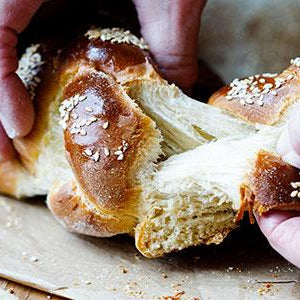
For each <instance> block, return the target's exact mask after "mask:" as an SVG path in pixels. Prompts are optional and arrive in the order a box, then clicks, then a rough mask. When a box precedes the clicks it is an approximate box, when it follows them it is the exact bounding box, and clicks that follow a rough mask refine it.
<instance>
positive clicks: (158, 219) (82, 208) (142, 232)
mask: <svg viewBox="0 0 300 300" xmlns="http://www.w3.org/2000/svg"><path fill="white" fill-rule="evenodd" d="M298 72H299V65H297V59H296V60H295V61H293V64H292V66H291V67H289V68H288V69H287V70H286V71H284V72H283V73H282V74H279V75H277V74H276V75H273V74H264V75H262V76H258V75H257V76H254V77H250V78H248V79H244V80H240V81H239V80H235V81H234V82H233V83H232V84H231V85H230V86H228V87H225V88H224V89H222V90H221V91H220V92H217V93H216V94H215V95H213V96H212V98H211V100H210V104H212V105H207V104H203V103H200V102H198V101H195V100H194V99H192V98H189V97H188V96H186V95H184V94H183V93H182V91H181V90H180V89H178V88H177V87H176V86H175V85H174V84H169V83H168V82H167V81H165V80H164V79H163V78H162V77H161V76H160V74H159V71H158V68H157V67H156V66H155V64H154V63H153V61H152V59H151V56H150V55H149V53H148V51H147V45H146V44H145V42H144V41H143V40H142V39H138V38H137V37H135V36H134V35H132V34H131V33H130V32H129V31H124V30H122V29H118V28H113V29H93V30H90V31H88V32H87V34H86V35H85V36H82V37H79V38H78V39H77V40H75V41H74V42H73V43H72V44H71V45H68V46H67V47H65V48H64V49H57V50H56V51H53V50H51V51H50V50H48V49H47V45H46V44H45V45H44V44H42V45H34V46H32V47H30V48H29V49H28V50H27V52H26V55H25V56H23V57H22V58H21V61H20V67H19V70H18V73H19V75H20V77H21V79H22V80H23V81H24V83H25V86H27V87H29V90H30V93H31V95H32V98H33V101H34V104H35V108H36V122H35V126H34V128H33V130H32V132H31V133H30V134H29V135H28V136H27V137H25V138H18V139H15V140H14V145H15V148H16V149H17V151H18V158H16V159H15V160H14V161H10V162H6V163H3V164H1V165H0V175H1V179H0V191H1V192H2V193H5V194H9V195H12V196H14V197H18V198H22V197H32V196H36V195H48V197H47V204H48V207H49V208H50V210H51V211H52V213H53V214H54V216H55V217H56V218H57V219H58V221H59V222H60V223H62V224H63V225H64V226H65V227H66V228H67V229H68V230H70V231H72V232H77V233H81V234H87V235H91V236H98V237H107V236H112V235H116V234H121V233H127V234H130V235H133V236H135V238H136V245H137V248H138V249H139V250H140V251H141V253H143V254H144V255H145V256H147V257H157V256H161V255H163V254H165V253H168V252H171V251H173V250H180V249H183V248H186V247H189V246H192V245H198V244H201V243H205V244H210V243H216V244H218V243H220V242H222V241H223V239H224V238H225V237H226V235H227V234H228V233H229V232H230V231H231V230H233V229H234V228H235V227H237V225H238V221H239V220H240V219H241V218H242V217H243V214H244V211H245V210H248V211H249V213H250V215H251V213H252V211H253V210H255V211H258V212H259V213H263V212H265V211H268V210H269V209H282V210H290V209H293V210H300V201H299V198H298V194H297V195H296V193H295V190H297V191H298V185H297V186H296V184H298V183H299V182H300V175H299V172H298V170H296V169H295V168H293V167H291V166H289V165H288V164H286V163H284V162H283V161H282V160H281V159H280V157H279V156H278V155H276V153H275V146H276V143H277V140H278V137H279V135H280V133H281V131H282V126H283V124H285V122H286V118H287V116H288V114H289V111H290V110H291V109H292V107H293V104H294V103H296V102H297V101H298V98H297V91H298V89H300V88H299V86H300V85H299V75H298ZM255 82H257V83H255ZM264 109H265V110H264ZM283 171H284V174H286V176H283V175H282V174H283V173H282V172H283ZM276 184H277V185H276ZM295 187H296V188H295ZM297 193H298V192H297ZM299 194H300V193H299Z"/></svg>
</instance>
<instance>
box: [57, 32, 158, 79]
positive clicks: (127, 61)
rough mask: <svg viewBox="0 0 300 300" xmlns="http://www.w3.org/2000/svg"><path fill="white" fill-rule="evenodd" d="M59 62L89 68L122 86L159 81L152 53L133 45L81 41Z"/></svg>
mask: <svg viewBox="0 0 300 300" xmlns="http://www.w3.org/2000/svg"><path fill="white" fill-rule="evenodd" d="M60 61H61V62H63V63H65V64H66V65H69V64H74V63H76V64H78V62H80V64H87V65H88V66H89V67H91V68H93V69H94V70H96V71H102V72H104V73H106V74H109V75H110V76H113V77H114V78H115V79H116V80H117V81H118V82H120V83H123V84H124V83H126V82H128V81H133V80H137V79H143V78H145V79H154V78H157V79H158V78H160V76H159V75H158V69H157V68H156V67H155V64H154V62H153V60H152V59H151V57H150V55H149V52H147V51H145V50H143V49H141V48H139V47H138V46H135V45H132V44H127V43H112V42H111V41H102V40H101V39H100V38H92V39H90V38H88V37H87V36H86V37H83V38H79V39H78V40H77V41H75V42H74V44H72V45H70V46H69V47H67V48H65V49H64V50H63V51H62V52H61V54H60Z"/></svg>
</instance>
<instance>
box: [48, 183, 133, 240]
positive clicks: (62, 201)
mask: <svg viewBox="0 0 300 300" xmlns="http://www.w3.org/2000/svg"><path fill="white" fill-rule="evenodd" d="M83 197H84V196H83V195H82V193H81V191H80V189H79V188H78V185H77V183H76V182H75V181H70V182H68V183H66V184H64V185H62V186H60V187H59V188H58V189H55V188H53V190H52V191H50V194H49V196H48V207H49V208H50V210H51V212H52V213H53V215H54V216H55V217H56V219H57V220H58V221H59V222H60V223H61V224H62V225H63V226H64V227H66V228H67V229H68V230H69V231H70V232H75V233H80V234H85V235H91V236H96V237H109V236H112V235H115V234H116V233H128V234H131V235H133V232H132V231H133V218H132V216H130V215H128V216H119V215H118V214H116V215H112V214H104V213H103V212H101V211H99V210H96V209H93V208H91V207H89V205H88V204H87V203H88V201H87V200H86V201H83Z"/></svg>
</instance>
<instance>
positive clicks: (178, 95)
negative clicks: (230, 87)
mask: <svg viewBox="0 0 300 300" xmlns="http://www.w3.org/2000/svg"><path fill="white" fill-rule="evenodd" d="M126 86H127V87H128V94H129V95H130V97H131V98H133V99H135V101H136V102H137V103H138V105H139V106H140V107H141V108H142V110H143V111H144V112H145V113H146V114H147V115H148V116H150V117H151V118H152V119H153V120H155V122H156V124H157V126H158V127H159V129H160V130H161V132H162V135H163V137H164V141H163V151H164V153H165V154H166V155H167V156H170V155H172V154H175V153H181V152H183V151H186V150H190V149H193V148H195V147H196V146H199V145H201V144H204V143H207V142H208V141H212V140H214V139H217V138H222V137H227V136H237V137H238V136H239V137H243V136H247V135H248V134H251V133H254V132H255V131H256V130H258V129H256V127H255V126H254V125H252V124H249V123H247V122H245V121H243V120H241V119H238V118H233V117H232V116H231V115H230V114H228V113H227V112H224V111H222V110H220V109H218V108H214V107H210V106H208V105H207V104H204V103H202V102H199V101H196V100H194V99H191V98H190V97H188V96H187V95H185V94H184V93H183V92H182V91H181V90H180V89H179V88H178V87H177V86H175V85H174V84H171V85H170V84H168V83H167V82H166V81H164V80H159V81H158V80H155V81H154V80H145V79H141V80H136V81H133V82H130V83H129V84H127V85H126ZM216 122H217V124H216Z"/></svg>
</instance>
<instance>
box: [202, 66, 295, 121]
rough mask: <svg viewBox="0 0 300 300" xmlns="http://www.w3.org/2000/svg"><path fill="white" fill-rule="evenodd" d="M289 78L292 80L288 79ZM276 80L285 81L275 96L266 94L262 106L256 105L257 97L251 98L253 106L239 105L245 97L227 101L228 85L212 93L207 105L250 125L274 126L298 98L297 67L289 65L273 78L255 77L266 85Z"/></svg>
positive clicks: (229, 88)
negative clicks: (224, 111) (226, 112)
mask: <svg viewBox="0 0 300 300" xmlns="http://www.w3.org/2000/svg"><path fill="white" fill-rule="evenodd" d="M289 76H292V77H293V78H292V79H288V78H289ZM276 78H279V79H282V80H285V82H284V83H283V84H282V85H281V86H280V87H279V88H277V89H276V93H275V94H272V93H267V94H265V95H264V98H263V105H259V104H257V101H258V100H259V97H258V96H256V97H253V98H252V100H253V101H254V103H253V104H247V103H246V104H244V105H243V104H241V101H243V100H245V97H236V98H234V99H230V100H228V99H227V98H226V96H228V92H229V91H230V90H231V87H230V85H227V86H225V87H223V88H222V89H221V90H219V91H217V92H216V93H214V94H213V95H212V96H211V97H210V99H209V102H208V103H209V104H211V105H213V106H217V107H219V108H221V109H224V110H226V111H228V112H229V113H230V114H232V115H234V116H236V117H238V118H241V119H243V120H246V121H248V122H250V123H259V124H266V125H275V124H276V123H278V122H279V121H281V117H282V115H283V114H284V113H285V111H286V109H287V108H288V107H290V106H291V104H293V103H294V102H295V101H298V100H299V98H300V96H299V95H300V77H299V67H297V66H295V65H291V66H290V67H289V68H287V69H286V70H284V71H283V72H282V73H280V74H278V75H277V76H275V77H274V78H273V77H268V76H264V75H260V76H259V77H258V76H257V80H260V79H262V80H264V81H265V82H266V83H271V84H274V82H275V79H276ZM259 85H261V84H259Z"/></svg>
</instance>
